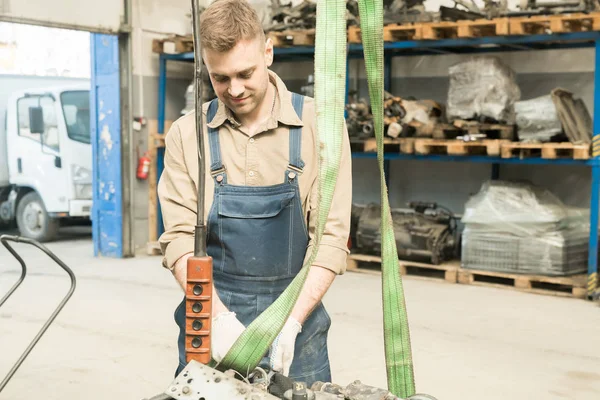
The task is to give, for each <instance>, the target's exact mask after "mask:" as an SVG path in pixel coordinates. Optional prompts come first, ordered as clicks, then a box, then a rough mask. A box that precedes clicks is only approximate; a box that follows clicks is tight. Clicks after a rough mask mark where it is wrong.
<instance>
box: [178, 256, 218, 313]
mask: <svg viewBox="0 0 600 400" xmlns="http://www.w3.org/2000/svg"><path fill="white" fill-rule="evenodd" d="M193 255H194V253H186V254H184V255H183V256H181V257H180V258H179V259H178V260H177V261H176V262H175V267H173V275H174V276H175V280H177V282H178V283H179V286H181V288H182V289H183V291H184V292H185V285H186V282H187V260H188V258H190V257H191V256H193ZM228 311H229V310H228V309H227V307H225V304H223V302H222V301H221V299H220V298H219V295H218V294H217V290H216V289H215V285H213V296H212V315H213V316H217V315H219V314H221V313H225V312H228Z"/></svg>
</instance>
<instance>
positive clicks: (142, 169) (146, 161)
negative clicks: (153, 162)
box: [137, 152, 150, 180]
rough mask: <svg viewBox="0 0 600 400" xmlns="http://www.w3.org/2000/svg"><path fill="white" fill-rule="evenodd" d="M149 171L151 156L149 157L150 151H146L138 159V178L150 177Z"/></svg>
mask: <svg viewBox="0 0 600 400" xmlns="http://www.w3.org/2000/svg"><path fill="white" fill-rule="evenodd" d="M149 171H150V157H148V152H146V153H145V154H144V155H143V156H142V157H140V158H139V160H138V166H137V178H138V179H143V180H146V179H148V172H149Z"/></svg>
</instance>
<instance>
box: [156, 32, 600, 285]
mask: <svg viewBox="0 0 600 400" xmlns="http://www.w3.org/2000/svg"><path fill="white" fill-rule="evenodd" d="M573 48H594V49H595V62H594V108H593V113H592V115H593V141H592V149H593V150H592V158H591V159H589V160H572V159H540V158H522V159H520V158H500V157H487V156H475V155H473V156H469V155H465V156H451V155H414V154H399V153H386V154H385V155H384V159H385V169H386V171H389V168H390V162H391V161H392V160H398V161H400V160H419V161H441V162H471V163H488V164H491V165H492V179H497V178H498V177H499V165H500V164H522V165H536V164H538V165H539V164H546V165H580V166H587V167H590V168H591V169H592V182H591V196H590V237H589V256H588V278H589V280H588V295H591V292H592V291H593V290H594V289H595V288H596V282H597V276H598V274H597V273H598V216H599V209H600V85H596V83H597V82H600V32H572V33H562V34H544V35H523V36H511V35H508V36H488V37H478V38H469V39H442V40H407V41H400V42H386V43H384V61H385V62H384V64H385V75H384V76H385V83H384V85H385V89H386V90H389V89H390V87H391V80H392V68H391V64H392V59H393V58H394V57H400V56H415V55H436V54H472V53H497V52H503V51H535V50H549V49H573ZM347 49H348V53H347V55H348V57H347V59H348V63H347V68H348V69H349V62H350V60H351V59H360V58H362V57H363V47H362V45H361V44H349V45H348V46H347ZM313 59H314V47H312V46H295V47H287V48H275V62H286V61H302V60H304V61H311V60H313ZM169 61H183V62H193V61H194V54H193V53H181V54H164V53H163V54H160V55H159V78H158V79H159V87H158V133H159V134H163V133H164V125H165V104H166V87H167V74H166V72H167V62H169ZM346 83H347V84H346V100H347V97H348V87H349V86H350V74H348V73H347V74H346ZM158 150H159V152H158V154H157V156H158V157H157V177H160V174H161V172H162V170H163V157H162V155H163V153H162V151H163V150H162V149H158ZM376 156H377V155H376V153H358V152H357V153H353V154H352V157H353V158H375V157H376ZM387 179H388V180H389V174H388V175H387ZM157 206H158V207H157V208H158V210H157V225H158V227H157V231H158V234H159V235H160V233H161V232H162V231H163V226H162V216H161V212H160V205H159V204H157Z"/></svg>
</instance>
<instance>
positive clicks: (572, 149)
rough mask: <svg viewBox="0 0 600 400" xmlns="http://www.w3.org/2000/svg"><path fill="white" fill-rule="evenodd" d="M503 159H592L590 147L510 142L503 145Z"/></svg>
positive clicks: (583, 145)
mask: <svg viewBox="0 0 600 400" xmlns="http://www.w3.org/2000/svg"><path fill="white" fill-rule="evenodd" d="M501 157H502V158H513V157H519V158H547V159H557V158H567V159H574V160H587V159H589V158H590V145H589V144H573V143H519V142H508V143H503V144H502V148H501Z"/></svg>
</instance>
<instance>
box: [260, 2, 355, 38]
mask: <svg viewBox="0 0 600 400" xmlns="http://www.w3.org/2000/svg"><path fill="white" fill-rule="evenodd" d="M271 3H272V5H271V24H270V26H268V29H267V31H273V32H281V31H287V30H303V29H315V27H316V24H317V3H316V2H313V1H308V0H304V1H303V2H302V3H300V4H298V5H296V6H292V2H289V3H286V4H281V2H280V0H272V2H271ZM346 16H347V18H346V20H347V24H346V25H347V26H350V25H358V18H359V12H358V3H357V1H356V0H349V1H347V2H346Z"/></svg>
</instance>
